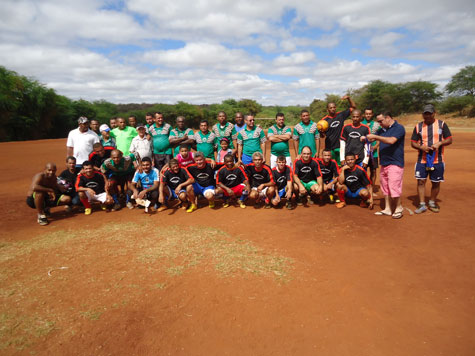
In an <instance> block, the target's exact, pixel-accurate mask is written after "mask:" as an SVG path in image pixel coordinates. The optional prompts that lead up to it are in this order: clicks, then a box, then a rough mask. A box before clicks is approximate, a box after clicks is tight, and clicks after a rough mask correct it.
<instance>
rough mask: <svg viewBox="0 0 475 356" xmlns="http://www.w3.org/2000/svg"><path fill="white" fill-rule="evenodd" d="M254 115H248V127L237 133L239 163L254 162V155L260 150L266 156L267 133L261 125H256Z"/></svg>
mask: <svg viewBox="0 0 475 356" xmlns="http://www.w3.org/2000/svg"><path fill="white" fill-rule="evenodd" d="M254 122H255V120H254V115H251V114H249V115H246V128H245V129H243V130H241V131H239V133H238V135H237V145H238V165H242V164H249V163H251V162H252V155H253V154H254V153H255V152H260V153H262V155H263V156H264V159H265V157H266V140H267V139H266V134H265V133H264V130H262V128H261V127H260V126H255V123H254Z"/></svg>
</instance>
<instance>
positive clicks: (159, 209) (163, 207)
mask: <svg viewBox="0 0 475 356" xmlns="http://www.w3.org/2000/svg"><path fill="white" fill-rule="evenodd" d="M165 210H167V206H166V205H165V204H163V205H161V206H160V208H158V209H157V211H158V212H161V211H165Z"/></svg>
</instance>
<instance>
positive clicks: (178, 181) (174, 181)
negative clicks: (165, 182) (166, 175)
mask: <svg viewBox="0 0 475 356" xmlns="http://www.w3.org/2000/svg"><path fill="white" fill-rule="evenodd" d="M170 182H172V183H174V184H176V183H180V178H178V177H173V178H172V179H170Z"/></svg>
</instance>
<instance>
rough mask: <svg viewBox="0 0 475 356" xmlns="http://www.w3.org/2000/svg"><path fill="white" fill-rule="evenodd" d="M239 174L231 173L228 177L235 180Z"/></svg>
mask: <svg viewBox="0 0 475 356" xmlns="http://www.w3.org/2000/svg"><path fill="white" fill-rule="evenodd" d="M236 178H237V176H236V175H235V174H230V175H228V176H227V177H226V179H227V180H228V181H233V180H236Z"/></svg>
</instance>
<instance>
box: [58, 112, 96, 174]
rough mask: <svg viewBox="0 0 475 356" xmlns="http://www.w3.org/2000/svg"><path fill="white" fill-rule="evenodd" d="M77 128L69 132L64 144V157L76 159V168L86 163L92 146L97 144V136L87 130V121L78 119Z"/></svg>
mask: <svg viewBox="0 0 475 356" xmlns="http://www.w3.org/2000/svg"><path fill="white" fill-rule="evenodd" d="M78 125H79V127H78V128H77V129H74V130H72V131H70V132H69V135H68V141H67V142H66V147H67V149H66V157H69V156H73V157H74V158H76V166H77V167H82V163H83V162H84V161H87V159H88V156H89V153H91V152H92V146H93V145H94V144H95V143H97V142H99V136H97V135H96V134H95V133H94V132H93V131H92V130H90V129H89V120H88V118H87V117H85V116H81V117H80V118H79V119H78Z"/></svg>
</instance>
